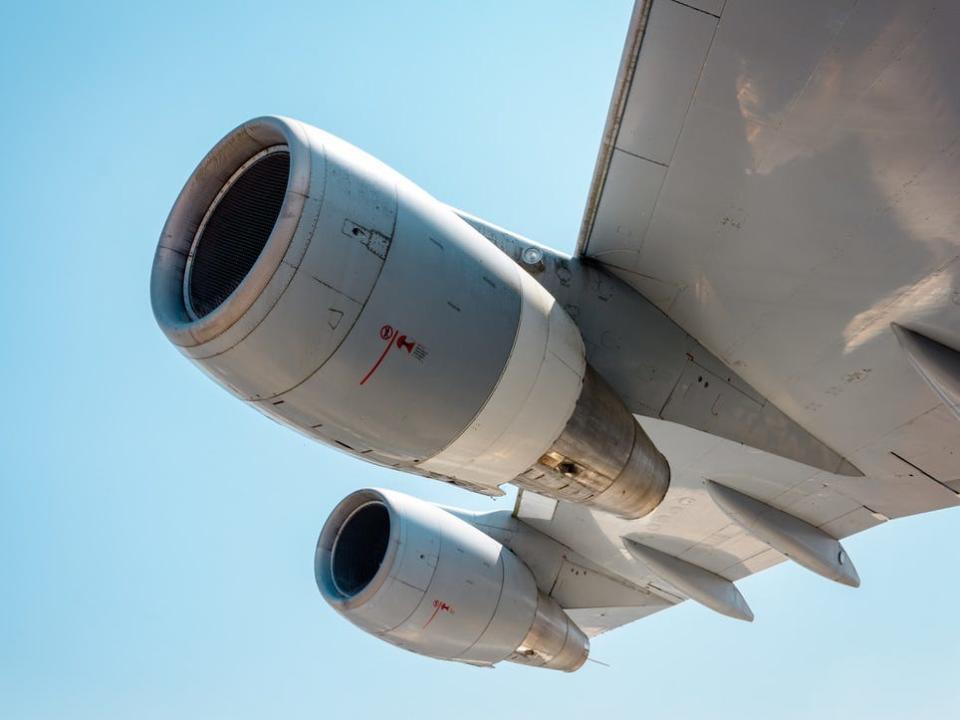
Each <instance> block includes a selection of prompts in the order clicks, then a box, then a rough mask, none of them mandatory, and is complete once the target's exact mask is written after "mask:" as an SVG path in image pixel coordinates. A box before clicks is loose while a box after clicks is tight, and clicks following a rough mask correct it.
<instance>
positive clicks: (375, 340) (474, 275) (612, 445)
mask: <svg viewBox="0 0 960 720" xmlns="http://www.w3.org/2000/svg"><path fill="white" fill-rule="evenodd" d="M151 296H152V302H153V308H154V314H155V315H156V318H157V321H158V323H159V324H160V326H161V328H162V329H163V331H164V332H165V333H166V335H167V337H168V338H169V339H170V340H171V341H172V342H173V343H174V344H175V345H176V346H177V347H178V348H179V349H180V351H181V352H182V353H183V354H185V355H186V356H187V357H189V358H190V359H191V360H193V361H194V362H195V363H197V364H198V365H200V366H201V367H202V368H203V369H204V371H205V372H207V373H208V374H209V375H210V376H211V377H213V378H214V379H215V380H217V381H218V382H220V383H221V384H223V385H224V386H225V387H227V388H228V389H229V390H230V391H232V392H233V393H234V394H235V395H236V396H238V397H240V398H241V399H243V400H244V401H246V402H248V403H250V404H252V405H254V406H255V407H256V408H257V409H259V410H260V411H262V412H264V413H265V414H267V415H269V416H271V417H273V418H275V419H277V420H279V421H280V422H282V423H285V424H287V425H289V426H291V427H293V428H295V429H297V430H299V431H301V432H303V433H305V434H307V435H309V436H311V437H313V438H315V439H318V440H321V441H323V442H326V443H329V444H331V445H333V446H335V447H339V448H341V449H343V450H346V451H347V452H350V453H353V454H355V455H358V456H360V457H361V458H363V459H365V460H368V461H371V462H376V463H379V464H382V465H387V466H390V467H395V468H402V469H405V470H408V471H411V472H415V473H419V474H422V475H427V476H430V477H434V478H437V479H441V480H445V481H448V482H455V483H457V484H459V485H462V486H465V487H468V488H470V489H473V490H478V491H481V492H486V493H489V494H499V492H500V491H499V490H498V489H497V488H498V486H499V485H500V484H502V483H504V482H516V483H517V484H520V485H522V486H523V487H526V488H529V489H532V490H535V491H537V492H539V493H542V494H544V495H548V496H550V497H555V498H558V499H563V500H569V501H573V502H581V503H586V504H590V505H593V506H595V507H598V508H601V509H604V510H607V511H610V512H614V513H616V514H618V515H621V516H624V517H629V518H635V517H640V516H642V515H645V514H647V513H648V512H650V511H651V510H652V509H653V508H654V507H656V505H657V504H659V502H660V501H661V499H662V498H663V496H664V494H665V493H666V490H667V486H668V484H669V477H670V470H669V466H668V464H667V462H666V460H665V458H664V457H663V455H662V454H660V453H659V452H658V451H657V449H656V448H655V447H654V446H653V444H652V443H651V442H650V440H649V438H647V436H646V435H645V434H644V432H643V430H642V429H641V428H640V426H639V425H638V424H637V422H636V421H635V419H634V418H633V417H632V415H631V414H630V413H629V412H628V411H627V409H626V408H625V407H624V405H623V403H622V401H621V400H620V399H619V397H617V396H616V395H615V394H614V393H613V391H612V390H611V389H610V388H609V386H607V384H606V383H605V382H604V381H603V380H602V378H600V377H599V375H597V374H596V373H595V372H593V370H592V369H591V368H590V367H589V366H588V365H587V364H586V360H585V353H584V346H583V341H582V339H581V336H580V333H579V330H578V329H577V327H576V325H575V324H574V322H573V321H572V320H571V318H570V317H569V316H568V315H567V313H566V312H565V311H564V310H563V309H562V308H561V307H560V306H559V305H558V304H557V302H556V301H555V300H554V298H553V297H552V296H551V295H550V294H549V293H548V292H547V291H546V290H545V289H544V288H543V287H541V286H540V285H539V284H538V283H537V282H536V281H535V280H533V279H532V278H531V277H530V276H529V275H528V274H527V273H525V272H523V271H522V270H521V269H520V268H519V267H518V266H517V265H516V264H514V263H513V262H512V261H511V260H510V259H509V258H508V257H507V256H506V255H505V254H503V253H502V252H501V251H500V250H498V249H497V248H496V247H494V246H493V245H491V244H490V243H489V242H487V241H486V240H485V239H484V238H483V237H482V236H481V235H480V234H479V233H477V232H476V231H475V230H474V229H473V228H472V227H470V226H469V225H468V224H467V223H465V222H464V221H463V220H462V219H461V218H460V217H458V216H457V215H456V214H455V213H454V212H453V211H451V210H450V209H449V208H448V207H446V206H445V205H443V204H441V203H439V202H438V201H436V200H435V199H434V198H432V197H431V196H430V195H428V194H427V193H425V192H424V191H423V190H421V189H420V188H418V187H417V186H416V185H414V184H413V183H412V182H410V181H409V180H407V179H406V178H404V177H402V176H401V175H399V174H398V173H396V172H395V171H393V170H391V169H390V168H388V167H387V166H385V165H384V164H382V163H380V162H379V161H377V160H375V159H374V158H372V157H370V156H369V155H367V154H365V153H363V152H362V151H360V150H358V149H356V148H355V147H353V146H351V145H349V144H348V143H346V142H344V141H342V140H340V139H338V138H336V137H334V136H332V135H330V134H328V133H325V132H323V131H321V130H318V129H317V128H314V127H310V126H308V125H305V124H303V123H300V122H297V121H295V120H289V119H285V118H278V117H264V118H258V119H255V120H251V121H250V122H247V123H245V124H243V125H241V126H240V127H238V128H237V129H235V130H234V131H232V132H231V133H229V134H228V135H227V136H226V137H225V138H224V139H223V140H221V141H220V143H218V144H217V145H216V146H215V147H214V148H213V150H211V151H210V153H209V154H208V155H207V157H206V158H204V160H203V161H202V162H201V163H200V165H199V167H198V168H197V169H196V170H195V171H194V173H193V175H192V176H191V177H190V179H189V180H188V182H187V184H186V186H185V187H184V189H183V191H182V192H181V193H180V196H179V197H178V199H177V201H176V203H175V205H174V207H173V209H172V211H171V213H170V216H169V218H168V220H167V223H166V225H165V227H164V229H163V233H162V236H161V239H160V242H159V245H158V248H157V252H156V256H155V260H154V265H153V274H152V280H151Z"/></svg>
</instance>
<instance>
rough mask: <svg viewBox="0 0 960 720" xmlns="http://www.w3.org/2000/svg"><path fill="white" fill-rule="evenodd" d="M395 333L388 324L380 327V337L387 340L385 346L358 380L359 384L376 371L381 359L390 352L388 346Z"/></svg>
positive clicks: (390, 346) (391, 345)
mask: <svg viewBox="0 0 960 720" xmlns="http://www.w3.org/2000/svg"><path fill="white" fill-rule="evenodd" d="M396 335H397V331H396V330H394V329H393V328H392V327H390V326H389V325H384V326H383V327H382V328H380V337H381V338H383V339H384V340H386V341H387V346H386V347H385V348H384V349H383V352H382V353H380V357H379V358H377V361H376V362H375V363H374V364H373V367H372V368H370V372H368V373H367V374H366V375H364V376H363V380H361V381H360V384H361V385H363V384H364V383H365V382H366V381H367V380H369V379H370V376H371V375H373V374H374V373H375V372H376V371H377V368H378V367H380V363H382V362H383V359H384V358H385V357H386V356H387V353H388V352H390V348H392V347H393V338H394V337H396Z"/></svg>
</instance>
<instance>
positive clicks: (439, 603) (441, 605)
mask: <svg viewBox="0 0 960 720" xmlns="http://www.w3.org/2000/svg"><path fill="white" fill-rule="evenodd" d="M441 610H443V611H444V612H447V613H450V614H451V615H453V608H452V607H450V606H449V605H448V604H447V603H445V602H444V601H443V600H434V601H433V615H431V616H430V619H429V620H427V621H426V622H425V623H424V624H423V627H422V628H420V629H421V630H425V629H426V627H427V625H429V624H430V623H432V622H433V619H434V618H435V617H436V616H437V613H438V612H440V611H441Z"/></svg>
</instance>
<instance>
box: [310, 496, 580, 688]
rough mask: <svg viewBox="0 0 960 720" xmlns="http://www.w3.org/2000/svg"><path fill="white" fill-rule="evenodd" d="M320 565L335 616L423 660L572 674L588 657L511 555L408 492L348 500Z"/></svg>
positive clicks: (320, 546) (323, 540)
mask: <svg viewBox="0 0 960 720" xmlns="http://www.w3.org/2000/svg"><path fill="white" fill-rule="evenodd" d="M314 567H315V571H316V578H317V585H318V586H319V588H320V592H321V593H322V594H323V597H324V598H325V599H326V601H327V602H328V603H330V605H331V606H332V607H333V608H334V609H335V610H336V611H337V612H338V613H340V614H341V615H343V616H344V617H345V618H347V620H349V621H350V622H352V623H353V624H354V625H357V626H358V627H360V628H361V629H363V630H365V631H366V632H368V633H371V634H373V635H376V636H377V637H379V638H382V639H383V640H386V641H387V642H389V643H392V644H394V645H397V646H398V647H402V648H405V649H407V650H411V651H413V652H416V653H420V654H421V655H428V656H430V657H434V658H438V659H441V660H456V661H459V662H464V663H469V664H472V665H492V664H494V663H497V662H500V661H502V660H507V661H510V662H515V663H521V664H524V665H532V666H536V667H543V668H549V669H553V670H563V671H566V672H573V671H574V670H577V669H578V668H579V667H580V666H581V665H583V663H584V662H585V661H586V659H587V655H588V654H589V651H590V641H589V640H588V639H587V636H586V635H585V634H584V633H583V631H582V630H580V628H579V627H577V625H576V624H575V623H574V622H573V621H572V620H571V619H570V618H569V617H568V616H567V614H566V613H565V612H564V611H563V610H562V609H561V608H560V606H559V605H558V604H557V603H556V601H555V600H553V599H552V598H550V597H549V596H547V595H546V594H544V593H543V592H542V591H541V590H539V589H538V588H537V584H536V581H535V580H534V577H533V574H532V573H531V571H530V569H529V568H528V567H527V566H526V565H525V564H524V563H523V562H522V561H521V560H520V559H519V558H518V557H517V556H516V555H514V554H513V552H511V551H510V550H509V549H508V548H506V547H504V546H503V545H501V544H500V543H498V542H497V541H496V540H494V539H493V538H491V537H489V536H488V535H486V534H484V533H483V532H481V531H480V530H479V529H477V528H475V527H474V526H472V525H470V524H469V523H467V522H466V521H464V520H461V519H460V518H457V517H455V516H454V515H452V514H450V513H448V512H446V511H445V510H443V509H441V508H439V507H437V506H435V505H432V504H430V503H428V502H424V501H422V500H417V499H415V498H412V497H410V496H408V495H403V494H401V493H397V492H392V491H388V490H359V491H357V492H354V493H352V494H351V495H348V496H347V497H346V498H345V499H344V500H343V501H341V502H340V504H339V505H337V507H336V508H335V509H334V510H333V513H332V514H331V515H330V517H329V519H328V520H327V522H326V523H325V524H324V526H323V530H322V531H321V533H320V539H319V540H318V542H317V551H316V556H315V564H314Z"/></svg>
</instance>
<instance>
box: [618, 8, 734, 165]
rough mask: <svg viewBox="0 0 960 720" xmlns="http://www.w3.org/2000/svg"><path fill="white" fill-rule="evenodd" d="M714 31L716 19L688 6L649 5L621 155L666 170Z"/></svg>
mask: <svg viewBox="0 0 960 720" xmlns="http://www.w3.org/2000/svg"><path fill="white" fill-rule="evenodd" d="M716 27H717V19H716V18H715V17H713V16H711V15H709V14H707V13H704V12H698V11H697V10H694V9H693V8H691V7H688V6H686V5H681V4H679V3H676V2H654V3H653V5H652V7H651V9H650V16H649V18H648V19H647V27H646V30H645V31H644V39H643V44H642V45H641V47H640V59H639V61H638V62H637V67H636V70H635V71H634V74H633V80H632V82H631V83H630V92H629V94H628V95H627V105H626V108H625V110H624V114H623V120H622V124H621V126H620V133H619V135H618V137H617V148H618V149H619V150H621V151H623V152H626V153H630V154H632V155H636V156H639V157H641V158H645V159H646V160H649V161H651V162H653V163H656V164H658V165H660V166H661V167H665V166H666V165H667V164H669V162H670V158H671V157H672V156H673V148H674V146H675V145H676V144H677V137H678V136H679V135H680V129H681V127H682V126H683V118H684V116H685V115H686V113H687V108H688V107H689V106H690V99H691V98H692V97H693V91H694V89H695V88H696V86H697V81H698V80H699V79H700V70H701V68H702V67H703V61H704V59H705V58H706V56H707V50H708V49H709V48H710V43H711V41H712V40H713V33H714V30H716ZM661 177H662V176H661Z"/></svg>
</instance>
